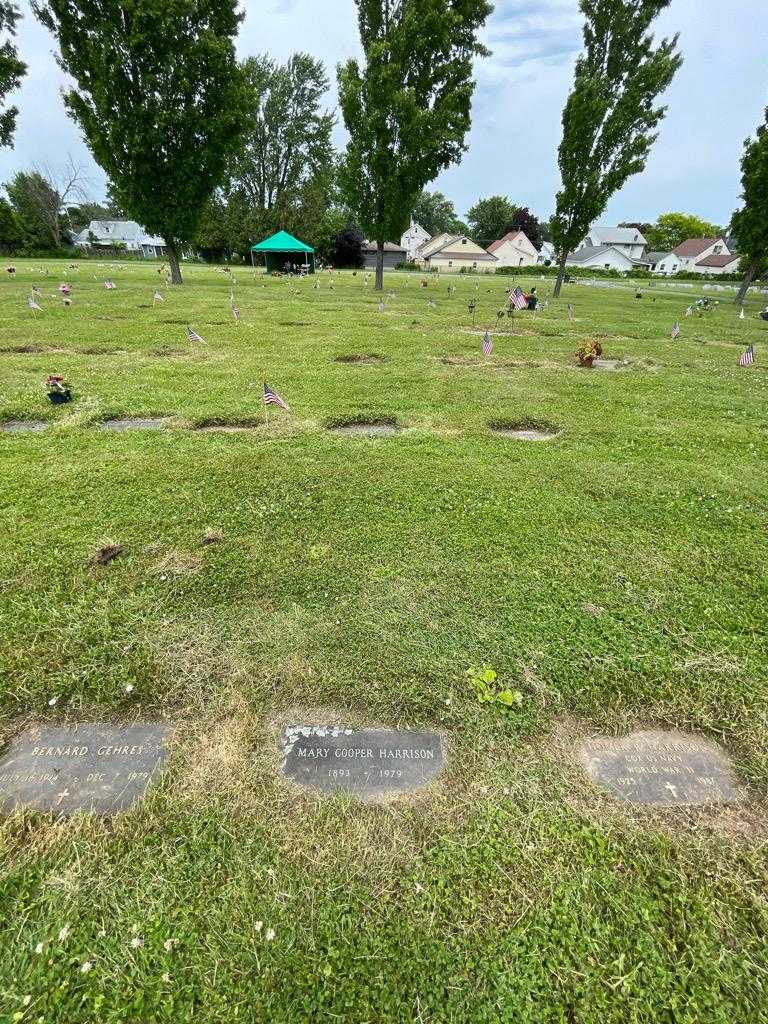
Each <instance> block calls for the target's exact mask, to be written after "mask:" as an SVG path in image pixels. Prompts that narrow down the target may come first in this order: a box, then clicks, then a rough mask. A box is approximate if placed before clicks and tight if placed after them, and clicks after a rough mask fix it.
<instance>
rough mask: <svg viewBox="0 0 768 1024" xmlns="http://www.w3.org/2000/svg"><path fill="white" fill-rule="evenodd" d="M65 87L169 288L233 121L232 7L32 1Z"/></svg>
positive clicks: (210, 2) (237, 105)
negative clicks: (161, 253)
mask: <svg viewBox="0 0 768 1024" xmlns="http://www.w3.org/2000/svg"><path fill="white" fill-rule="evenodd" d="M32 8H33V10H34V12H35V14H36V15H37V17H38V18H39V19H40V21H41V22H42V23H43V24H44V25H45V26H46V27H47V28H48V29H49V30H50V31H51V32H52V33H53V35H54V36H55V37H56V39H57V41H58V43H59V48H60V51H61V58H60V63H61V66H62V68H64V70H65V71H67V73H68V74H69V75H71V77H72V78H73V79H74V81H75V87H74V88H72V89H70V90H69V92H67V93H66V94H65V97H64V102H65V104H66V106H67V109H68V111H69V113H70V115H71V116H72V117H73V118H74V119H75V121H77V123H78V124H79V125H80V128H81V129H82V131H83V135H84V136H85V139H86V141H87V143H88V145H89V146H90V148H91V151H92V153H93V155H94V157H95V159H96V161H97V163H99V164H100V165H101V166H102V167H103V168H104V170H105V171H106V172H107V174H108V175H109V178H110V181H111V182H112V186H113V195H114V198H115V200H116V201H117V202H118V204H119V205H120V206H121V207H122V208H124V209H125V210H126V212H127V213H128V214H129V215H130V216H131V217H133V218H135V219H136V220H137V221H139V222H140V223H141V224H142V225H143V226H144V227H145V228H147V229H148V230H149V231H151V232H152V233H154V234H157V235H162V236H163V238H164V239H165V241H166V244H167V246H168V260H169V263H170V266H171V276H172V280H173V282H174V283H175V284H181V270H180V268H179V253H180V251H181V249H182V247H183V246H184V244H186V243H189V242H190V241H191V240H192V239H193V238H194V235H195V231H196V228H197V226H198V223H199V221H200V217H201V216H202V211H203V208H204V206H205V203H206V201H207V200H208V199H209V198H210V197H211V195H212V194H213V192H214V191H215V189H216V187H217V186H218V185H219V184H220V183H221V181H222V179H223V178H224V175H225V173H226V170H227V165H228V163H229V159H230V156H231V155H232V153H233V152H234V150H235V147H236V145H237V143H238V140H239V137H240V135H241V133H242V131H243V128H244V125H245V115H244V110H245V100H246V90H245V82H244V74H243V72H242V70H241V68H240V67H239V66H238V64H237V61H236V59H235V49H234V45H233V39H234V37H235V35H236V33H237V27H238V25H239V23H240V21H241V20H242V17H243V16H242V14H240V13H238V10H237V0H162V2H160V3H158V2H157V0H130V3H126V2H124V0H32Z"/></svg>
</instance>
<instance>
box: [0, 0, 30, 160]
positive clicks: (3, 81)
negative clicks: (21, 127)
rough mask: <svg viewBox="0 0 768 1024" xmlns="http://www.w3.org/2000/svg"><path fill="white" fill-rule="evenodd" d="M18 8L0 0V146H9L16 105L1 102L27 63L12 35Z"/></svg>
mask: <svg viewBox="0 0 768 1024" xmlns="http://www.w3.org/2000/svg"><path fill="white" fill-rule="evenodd" d="M19 17H20V15H19V12H18V9H17V8H16V7H15V6H14V4H12V3H8V2H7V0H0V38H2V39H3V42H2V45H0V110H1V111H2V113H0V146H10V145H11V143H12V142H13V133H14V130H15V128H16V115H17V114H18V112H19V111H18V108H17V107H7V108H6V109H5V110H3V109H2V102H3V100H4V99H5V97H6V96H7V95H8V93H9V92H11V91H12V90H13V89H16V88H17V87H18V85H19V83H20V82H21V80H22V78H23V77H24V74H25V72H26V70H27V65H26V64H25V63H24V62H23V61H21V60H19V55H18V53H17V51H16V47H15V46H14V45H13V41H12V40H13V37H14V36H15V35H16V23H17V22H18V20H19Z"/></svg>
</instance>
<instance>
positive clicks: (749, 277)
mask: <svg viewBox="0 0 768 1024" xmlns="http://www.w3.org/2000/svg"><path fill="white" fill-rule="evenodd" d="M759 266H760V259H759V257H758V256H755V258H754V259H753V260H752V262H751V263H750V264H749V266H748V267H747V272H746V274H745V275H744V280H743V281H742V282H741V288H739V290H738V292H737V293H736V298H735V299H734V300H733V301H734V302H735V303H736V305H737V306H743V305H744V299H745V298H746V297H747V292H748V291H749V286H750V285H751V284H752V282H753V281H754V279H755V274H756V273H757V271H758V268H759Z"/></svg>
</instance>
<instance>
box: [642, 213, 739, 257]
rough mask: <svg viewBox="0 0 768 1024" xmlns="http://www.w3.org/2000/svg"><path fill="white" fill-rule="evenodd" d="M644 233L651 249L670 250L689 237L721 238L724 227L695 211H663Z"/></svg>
mask: <svg viewBox="0 0 768 1024" xmlns="http://www.w3.org/2000/svg"><path fill="white" fill-rule="evenodd" d="M643 234H644V235H645V238H646V240H647V242H648V247H649V248H650V249H656V250H658V251H659V252H669V251H670V250H671V249H676V248H677V246H678V245H680V244H681V243H683V242H684V241H685V240H686V239H687V238H720V237H722V235H723V229H722V228H721V227H718V225H717V224H711V223H710V222H709V221H706V220H702V219H701V217H697V216H696V215H695V214H693V213H662V214H659V217H658V219H657V221H656V223H655V224H651V225H650V226H649V227H647V228H646V229H645V231H644V232H643Z"/></svg>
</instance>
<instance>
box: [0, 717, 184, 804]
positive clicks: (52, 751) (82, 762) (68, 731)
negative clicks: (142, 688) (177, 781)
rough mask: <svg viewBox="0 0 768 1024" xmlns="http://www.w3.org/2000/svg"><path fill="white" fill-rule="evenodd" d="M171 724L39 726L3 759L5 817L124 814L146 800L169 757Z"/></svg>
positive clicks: (0, 789)
mask: <svg viewBox="0 0 768 1024" xmlns="http://www.w3.org/2000/svg"><path fill="white" fill-rule="evenodd" d="M171 733H172V729H171V727H170V726H167V725H154V724H142V725H124V726H116V725H109V724H104V723H90V722H89V723H80V724H76V725H63V726H55V725H35V726H32V727H31V728H29V729H26V730H24V732H22V733H20V734H19V735H18V736H15V737H14V738H13V739H11V740H10V742H9V743H8V745H7V747H6V749H5V750H4V751H3V752H2V754H0V812H3V813H8V812H9V811H11V810H13V809H14V808H16V807H28V808H30V809H32V810H35V811H53V812H54V813H56V814H72V813H74V812H75V811H86V812H89V811H93V812H95V813H97V814H104V815H109V814H119V813H120V812H121V811H126V810H128V808H129V807H131V806H132V805H133V804H134V803H136V802H137V801H138V800H141V799H143V798H144V795H145V793H146V790H147V786H148V785H149V782H150V780H151V779H152V777H153V776H154V775H155V773H156V772H157V771H158V769H159V768H160V767H161V765H162V764H163V763H164V762H165V760H166V758H167V757H168V743H169V740H170V737H171Z"/></svg>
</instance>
